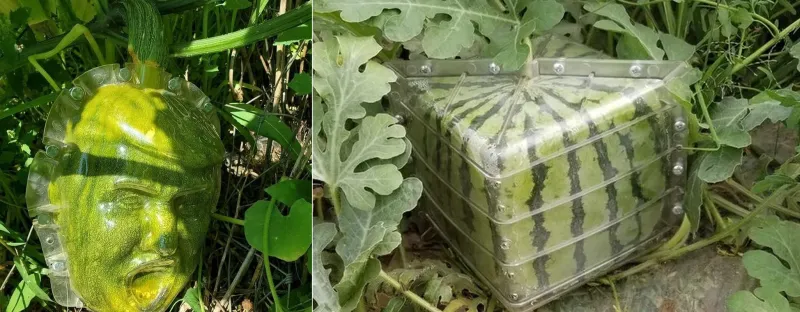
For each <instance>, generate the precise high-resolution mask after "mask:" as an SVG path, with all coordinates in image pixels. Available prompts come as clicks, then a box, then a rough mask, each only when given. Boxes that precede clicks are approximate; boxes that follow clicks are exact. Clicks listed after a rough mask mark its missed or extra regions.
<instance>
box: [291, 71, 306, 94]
mask: <svg viewBox="0 0 800 312" xmlns="http://www.w3.org/2000/svg"><path fill="white" fill-rule="evenodd" d="M289 88H292V90H294V93H296V94H297V95H306V94H309V93H311V75H309V74H306V73H299V74H297V75H295V76H294V78H292V81H289Z"/></svg>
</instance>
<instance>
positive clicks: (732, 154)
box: [697, 146, 742, 183]
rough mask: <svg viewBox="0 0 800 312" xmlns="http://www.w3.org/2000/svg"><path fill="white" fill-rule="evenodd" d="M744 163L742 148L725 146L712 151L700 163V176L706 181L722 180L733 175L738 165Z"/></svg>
mask: <svg viewBox="0 0 800 312" xmlns="http://www.w3.org/2000/svg"><path fill="white" fill-rule="evenodd" d="M741 163H742V150H741V149H738V148H735V147H730V146H723V147H721V148H720V149H719V150H716V151H713V152H710V153H709V154H708V157H705V158H704V159H703V161H702V162H701V163H700V169H699V171H698V173H697V175H698V177H700V179H702V180H703V181H705V182H706V183H717V182H722V181H724V180H725V179H727V178H730V177H731V175H733V171H734V170H735V169H736V166H739V164H741Z"/></svg>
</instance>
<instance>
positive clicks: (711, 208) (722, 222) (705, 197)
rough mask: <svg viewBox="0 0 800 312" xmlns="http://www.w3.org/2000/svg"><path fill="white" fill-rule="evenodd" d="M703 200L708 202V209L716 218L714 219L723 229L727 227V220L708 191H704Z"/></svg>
mask: <svg viewBox="0 0 800 312" xmlns="http://www.w3.org/2000/svg"><path fill="white" fill-rule="evenodd" d="M703 202H704V203H705V204H706V209H707V210H708V212H709V213H710V214H711V217H712V218H714V221H716V222H717V224H719V227H720V228H721V229H725V228H726V227H727V224H725V220H724V219H722V215H720V214H719V210H717V206H716V205H714V201H713V200H711V197H710V196H709V194H708V192H703Z"/></svg>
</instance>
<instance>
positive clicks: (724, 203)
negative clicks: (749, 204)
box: [708, 193, 750, 217]
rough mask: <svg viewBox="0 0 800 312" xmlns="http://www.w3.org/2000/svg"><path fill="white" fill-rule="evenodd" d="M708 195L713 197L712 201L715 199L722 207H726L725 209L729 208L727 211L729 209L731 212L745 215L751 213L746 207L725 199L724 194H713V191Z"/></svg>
mask: <svg viewBox="0 0 800 312" xmlns="http://www.w3.org/2000/svg"><path fill="white" fill-rule="evenodd" d="M708 197H709V198H711V200H712V201H714V204H717V205H719V206H720V207H722V208H725V210H727V211H729V212H731V213H733V214H735V215H737V216H740V217H744V216H747V214H748V213H750V211H749V210H747V209H744V208H742V207H741V206H739V205H737V204H734V203H732V202H730V201H728V200H727V199H725V198H723V197H722V196H719V195H717V194H713V193H712V194H709V195H708Z"/></svg>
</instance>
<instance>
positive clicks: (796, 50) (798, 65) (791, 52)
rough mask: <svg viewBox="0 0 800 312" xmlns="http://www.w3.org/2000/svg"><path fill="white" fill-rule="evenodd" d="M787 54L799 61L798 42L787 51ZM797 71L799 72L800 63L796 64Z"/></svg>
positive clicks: (799, 48)
mask: <svg viewBox="0 0 800 312" xmlns="http://www.w3.org/2000/svg"><path fill="white" fill-rule="evenodd" d="M789 54H791V55H792V56H794V57H795V58H796V59H798V60H800V42H798V43H795V44H794V45H793V46H792V49H791V50H789ZM797 70H798V71H800V62H797Z"/></svg>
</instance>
